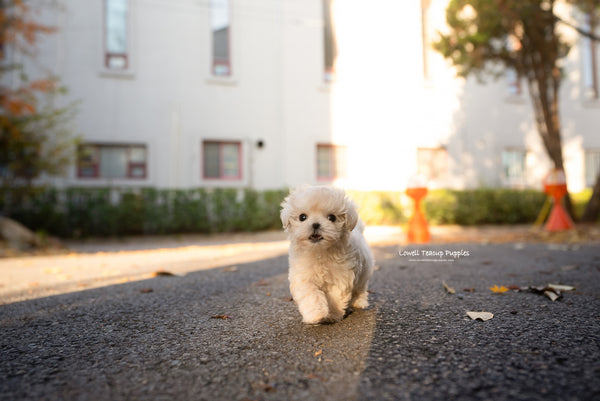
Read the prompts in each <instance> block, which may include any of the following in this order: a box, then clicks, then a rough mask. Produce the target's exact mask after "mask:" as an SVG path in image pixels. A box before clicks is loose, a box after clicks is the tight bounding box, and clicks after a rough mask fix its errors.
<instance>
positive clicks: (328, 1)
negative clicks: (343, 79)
mask: <svg viewBox="0 0 600 401" xmlns="http://www.w3.org/2000/svg"><path fill="white" fill-rule="evenodd" d="M333 2H334V0H323V48H324V61H325V65H324V67H325V69H324V80H325V82H332V81H334V80H335V74H336V71H335V63H336V59H337V38H336V35H335V26H334V23H333V22H334V21H333Z"/></svg>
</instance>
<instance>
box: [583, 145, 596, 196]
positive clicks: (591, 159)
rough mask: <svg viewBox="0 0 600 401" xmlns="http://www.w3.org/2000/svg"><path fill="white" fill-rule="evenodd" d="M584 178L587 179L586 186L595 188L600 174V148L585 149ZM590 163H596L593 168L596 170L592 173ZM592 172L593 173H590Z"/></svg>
mask: <svg viewBox="0 0 600 401" xmlns="http://www.w3.org/2000/svg"><path fill="white" fill-rule="evenodd" d="M583 163H584V171H583V173H584V179H585V187H586V188H593V187H594V185H595V184H596V179H597V178H598V174H600V149H585V153H584V158H583ZM590 164H594V166H592V169H594V170H596V171H592V172H591V173H590V171H589V169H588V168H589V167H590ZM590 174H591V175H590Z"/></svg>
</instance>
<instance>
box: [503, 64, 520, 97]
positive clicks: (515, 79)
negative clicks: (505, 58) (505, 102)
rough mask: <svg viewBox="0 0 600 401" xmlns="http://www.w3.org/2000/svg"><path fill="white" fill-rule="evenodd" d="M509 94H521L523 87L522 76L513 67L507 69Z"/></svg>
mask: <svg viewBox="0 0 600 401" xmlns="http://www.w3.org/2000/svg"><path fill="white" fill-rule="evenodd" d="M505 76H506V83H507V86H508V94H509V95H510V96H521V95H522V94H523V89H522V87H521V77H520V76H519V74H518V73H517V72H516V71H515V70H513V69H507V70H506V72H505Z"/></svg>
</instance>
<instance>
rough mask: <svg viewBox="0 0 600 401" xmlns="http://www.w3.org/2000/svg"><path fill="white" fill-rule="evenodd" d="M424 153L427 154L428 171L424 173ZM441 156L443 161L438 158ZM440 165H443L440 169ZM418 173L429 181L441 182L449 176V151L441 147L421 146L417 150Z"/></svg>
mask: <svg viewBox="0 0 600 401" xmlns="http://www.w3.org/2000/svg"><path fill="white" fill-rule="evenodd" d="M422 152H427V153H428V156H427V157H426V159H427V160H426V161H425V162H426V164H427V168H426V170H427V171H422V170H423V168H422V163H421V160H422V158H423V156H421V154H422ZM439 155H441V156H442V157H443V160H441V161H439V160H438V156H439ZM440 165H443V166H442V167H440ZM417 173H418V174H421V175H423V176H425V177H426V178H427V181H440V180H442V179H444V178H445V177H447V175H448V149H446V147H444V146H439V147H425V146H421V147H418V148H417Z"/></svg>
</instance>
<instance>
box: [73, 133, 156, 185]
mask: <svg viewBox="0 0 600 401" xmlns="http://www.w3.org/2000/svg"><path fill="white" fill-rule="evenodd" d="M87 147H91V148H93V154H92V156H91V157H92V161H91V162H90V165H89V166H82V163H83V161H82V160H81V158H82V156H83V153H84V150H83V149H84V148H87ZM103 148H104V149H108V148H121V149H123V148H124V149H126V152H127V161H126V165H125V172H126V175H125V176H124V177H104V176H102V175H101V173H102V167H101V156H100V152H101V150H102V149H103ZM133 148H143V149H144V152H145V155H144V162H138V161H132V160H131V152H132V149H133ZM84 168H91V169H92V171H93V174H92V175H84V174H82V169H84ZM137 168H143V170H144V174H143V175H133V171H134V169H137ZM76 175H77V179H80V180H145V179H147V178H148V146H147V145H146V144H141V143H97V142H84V143H82V144H80V145H79V146H78V149H77V163H76Z"/></svg>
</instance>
